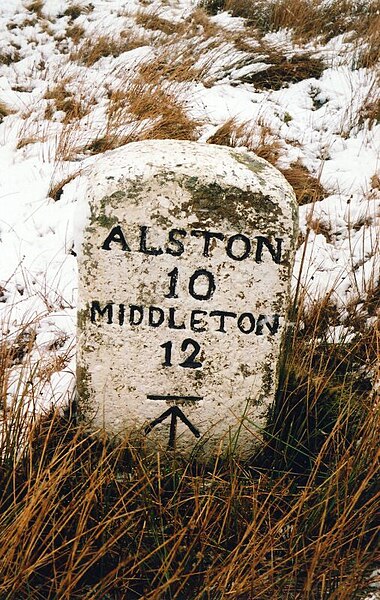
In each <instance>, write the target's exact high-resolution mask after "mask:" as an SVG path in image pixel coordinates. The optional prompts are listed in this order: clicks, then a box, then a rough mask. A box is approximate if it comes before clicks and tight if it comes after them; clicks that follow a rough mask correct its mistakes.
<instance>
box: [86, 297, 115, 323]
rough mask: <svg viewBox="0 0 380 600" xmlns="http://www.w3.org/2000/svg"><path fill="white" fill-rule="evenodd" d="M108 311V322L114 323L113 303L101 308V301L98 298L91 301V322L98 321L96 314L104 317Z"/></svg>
mask: <svg viewBox="0 0 380 600" xmlns="http://www.w3.org/2000/svg"><path fill="white" fill-rule="evenodd" d="M106 313H107V323H108V324H109V325H110V324H111V323H112V313H113V306H112V303H109V304H106V305H105V307H104V308H100V303H99V302H98V301H97V300H94V301H93V302H92V303H91V323H96V314H98V315H100V316H101V317H104V315H105V314H106Z"/></svg>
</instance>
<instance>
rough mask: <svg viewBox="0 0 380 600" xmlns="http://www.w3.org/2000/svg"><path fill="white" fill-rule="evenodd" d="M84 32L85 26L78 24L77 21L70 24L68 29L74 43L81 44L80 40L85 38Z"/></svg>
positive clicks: (67, 31) (68, 34)
mask: <svg viewBox="0 0 380 600" xmlns="http://www.w3.org/2000/svg"><path fill="white" fill-rule="evenodd" d="M84 32H85V30H84V28H83V27H82V26H81V25H78V24H77V23H74V24H73V25H70V26H69V27H68V28H67V29H66V35H67V37H69V38H71V39H72V41H73V42H74V44H79V42H80V41H81V39H82V38H83V35H84Z"/></svg>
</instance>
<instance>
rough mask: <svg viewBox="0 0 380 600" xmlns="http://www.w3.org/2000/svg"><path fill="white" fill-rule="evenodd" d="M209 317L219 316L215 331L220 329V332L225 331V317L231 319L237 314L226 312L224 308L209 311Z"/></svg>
mask: <svg viewBox="0 0 380 600" xmlns="http://www.w3.org/2000/svg"><path fill="white" fill-rule="evenodd" d="M210 317H220V320H219V329H217V330H216V331H221V332H222V333H227V332H226V330H225V328H224V326H225V321H226V317H232V318H233V319H235V318H236V317H237V314H236V313H233V312H228V311H226V310H212V311H211V312H210Z"/></svg>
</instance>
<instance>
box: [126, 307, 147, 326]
mask: <svg viewBox="0 0 380 600" xmlns="http://www.w3.org/2000/svg"><path fill="white" fill-rule="evenodd" d="M135 315H137V319H135ZM143 317H144V309H143V307H142V306H136V304H130V305H129V324H130V325H140V323H141V322H142V320H143Z"/></svg>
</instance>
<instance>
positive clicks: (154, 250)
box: [139, 225, 163, 256]
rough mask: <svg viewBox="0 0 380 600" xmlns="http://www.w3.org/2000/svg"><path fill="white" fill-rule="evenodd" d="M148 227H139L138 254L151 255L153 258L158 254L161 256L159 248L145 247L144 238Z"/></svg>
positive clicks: (161, 252) (161, 251)
mask: <svg viewBox="0 0 380 600" xmlns="http://www.w3.org/2000/svg"><path fill="white" fill-rule="evenodd" d="M148 229H149V227H147V226H146V225H142V226H141V227H140V231H141V235H140V249H139V250H140V252H144V254H152V255H153V256H157V255H158V254H163V250H162V249H161V248H148V247H147V245H146V237H147V233H148Z"/></svg>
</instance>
